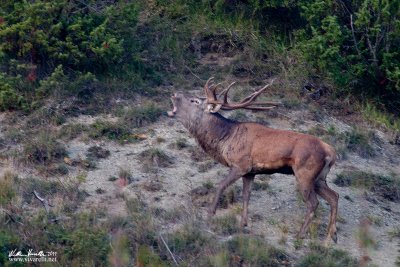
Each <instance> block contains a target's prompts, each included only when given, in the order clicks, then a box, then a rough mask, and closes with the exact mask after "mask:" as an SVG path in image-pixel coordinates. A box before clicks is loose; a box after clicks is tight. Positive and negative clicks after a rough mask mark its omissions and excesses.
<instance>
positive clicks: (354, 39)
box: [350, 14, 361, 56]
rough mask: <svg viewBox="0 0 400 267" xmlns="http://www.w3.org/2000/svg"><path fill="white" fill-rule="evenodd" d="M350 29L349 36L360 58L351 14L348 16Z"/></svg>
mask: <svg viewBox="0 0 400 267" xmlns="http://www.w3.org/2000/svg"><path fill="white" fill-rule="evenodd" d="M350 27H351V35H352V36H353V42H354V46H355V48H356V50H357V53H358V55H359V56H361V52H360V50H359V49H358V45H357V40H356V35H355V33H354V26H353V14H350Z"/></svg>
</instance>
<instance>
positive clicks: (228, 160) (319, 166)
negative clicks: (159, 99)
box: [168, 78, 339, 243]
mask: <svg viewBox="0 0 400 267" xmlns="http://www.w3.org/2000/svg"><path fill="white" fill-rule="evenodd" d="M212 80H213V78H210V79H209V80H208V81H207V83H206V85H205V86H204V91H205V95H206V98H199V97H193V96H188V95H185V94H182V93H175V94H174V95H173V96H172V97H171V99H172V103H173V110H172V111H169V112H168V115H169V116H170V117H176V118H177V119H178V121H180V122H182V124H183V125H184V126H185V128H187V129H188V131H189V132H190V134H191V135H192V136H194V137H195V138H196V139H197V141H198V143H199V144H200V146H201V147H202V148H203V149H204V151H205V152H207V153H208V154H209V155H210V156H212V157H213V158H214V159H215V160H217V161H218V162H220V163H221V164H223V165H225V166H227V167H229V168H230V171H229V174H228V175H227V176H226V177H225V179H223V180H222V181H220V183H219V185H218V188H217V191H216V194H215V197H214V200H213V203H212V205H211V207H210V209H209V215H210V216H212V215H214V214H215V212H216V209H217V205H218V201H219V198H220V196H221V194H222V192H223V191H224V190H225V189H226V188H227V187H228V186H229V185H231V184H233V183H234V182H235V181H237V180H238V179H240V178H242V179H243V211H242V216H241V226H242V227H243V226H246V225H247V217H248V204H249V199H250V190H251V185H252V182H253V180H254V176H255V175H256V174H273V173H283V174H294V175H295V177H296V180H297V183H298V188H299V190H300V192H301V194H302V196H303V199H304V201H305V203H306V205H307V213H306V216H305V220H304V223H303V224H302V226H301V228H300V232H299V234H298V237H299V238H304V237H305V234H306V232H307V229H308V227H309V225H310V222H311V219H312V217H313V216H314V211H315V210H316V208H317V207H318V199H317V195H319V196H321V197H322V198H323V199H325V200H326V201H327V202H328V203H329V205H330V207H331V213H330V220H329V225H328V235H327V239H326V241H327V242H329V240H330V238H332V240H333V241H334V242H335V243H336V242H337V235H336V216H337V209H338V199H339V195H338V193H336V192H335V191H333V190H332V189H330V188H329V187H328V185H327V183H326V176H327V174H328V172H329V170H330V168H331V167H332V165H333V164H334V163H335V159H336V152H335V150H334V149H333V148H332V147H331V146H330V145H328V144H326V143H324V142H323V141H321V140H320V139H318V138H316V137H314V136H311V135H307V134H301V133H296V132H292V131H285V130H278V129H271V128H268V127H265V126H263V125H260V124H257V123H252V122H236V121H232V120H230V119H227V118H225V117H223V116H222V115H220V114H219V113H217V112H218V110H220V109H221V110H234V109H250V110H266V109H271V108H274V107H275V106H276V105H278V104H279V103H276V102H262V103H260V102H254V101H255V100H256V98H257V97H258V96H259V95H260V94H261V93H262V92H264V91H265V90H266V89H267V88H268V87H269V86H270V85H271V84H272V82H271V83H270V84H268V85H266V86H264V87H263V88H261V89H260V90H258V91H256V92H254V93H252V94H251V95H249V96H248V97H246V98H244V99H243V100H242V101H241V102H239V103H229V102H228V92H229V90H230V88H231V87H232V85H233V83H232V84H230V85H229V86H228V87H227V88H226V89H225V90H223V91H222V92H221V93H219V94H218V93H217V87H218V86H219V84H218V85H215V84H213V83H212ZM221 96H222V99H219V98H221Z"/></svg>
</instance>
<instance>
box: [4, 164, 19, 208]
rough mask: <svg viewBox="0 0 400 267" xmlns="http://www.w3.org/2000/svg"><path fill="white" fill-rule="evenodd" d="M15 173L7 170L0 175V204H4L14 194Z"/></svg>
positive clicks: (9, 200)
mask: <svg viewBox="0 0 400 267" xmlns="http://www.w3.org/2000/svg"><path fill="white" fill-rule="evenodd" d="M17 179H18V177H17V175H15V174H14V173H12V172H10V171H7V172H5V173H4V174H3V176H1V177H0V206H5V205H7V204H8V203H10V202H11V200H12V199H13V198H14V197H15V196H16V191H15V183H16V180H17Z"/></svg>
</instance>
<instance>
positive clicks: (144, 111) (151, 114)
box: [122, 102, 163, 128]
mask: <svg viewBox="0 0 400 267" xmlns="http://www.w3.org/2000/svg"><path fill="white" fill-rule="evenodd" d="M162 113H163V110H162V109H161V108H160V107H158V106H157V105H156V104H155V103H152V102H150V103H146V104H144V105H143V106H138V107H134V108H131V109H129V110H127V111H126V112H125V114H124V115H123V119H122V120H123V121H124V122H126V123H128V124H129V126H131V127H136V128H138V127H143V126H145V125H148V124H150V123H153V122H156V121H157V120H158V119H159V117H160V116H161V115H162Z"/></svg>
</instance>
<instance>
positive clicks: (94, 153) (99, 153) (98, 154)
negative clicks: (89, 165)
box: [86, 146, 111, 160]
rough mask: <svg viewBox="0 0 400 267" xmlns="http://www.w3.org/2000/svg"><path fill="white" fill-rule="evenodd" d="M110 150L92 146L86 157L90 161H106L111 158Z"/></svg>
mask: <svg viewBox="0 0 400 267" xmlns="http://www.w3.org/2000/svg"><path fill="white" fill-rule="evenodd" d="M110 154H111V153H110V150H108V149H104V148H102V147H100V146H91V147H89V149H88V150H87V153H86V157H87V158H88V159H92V160H95V159H106V158H108V157H109V156H110Z"/></svg>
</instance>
